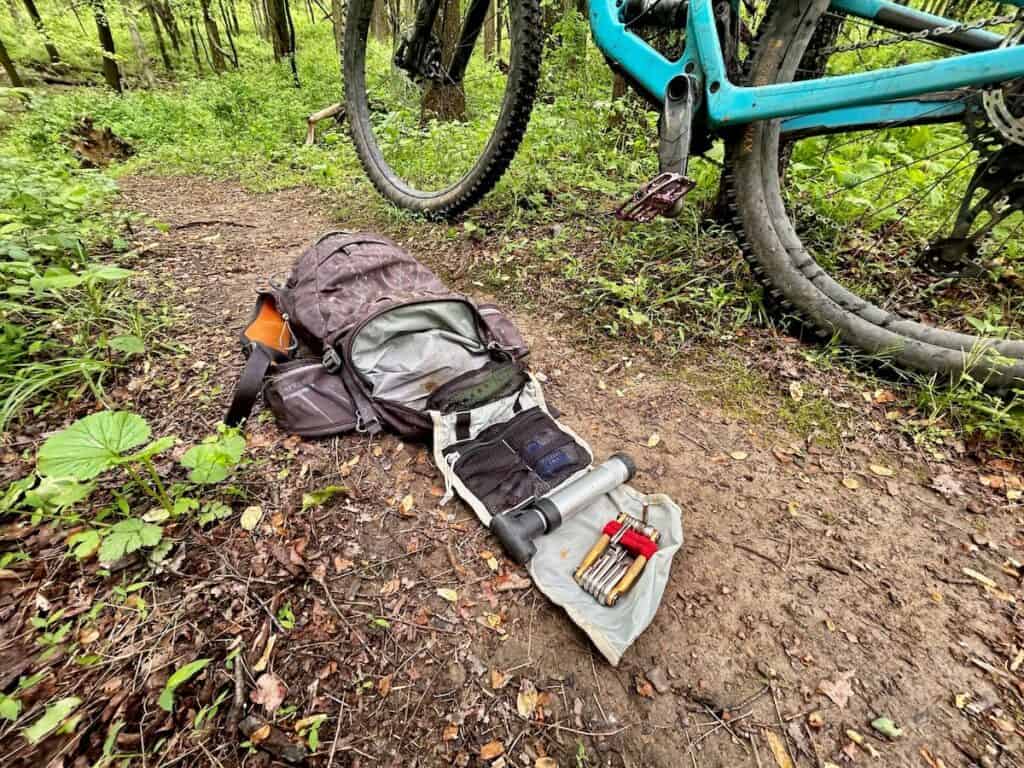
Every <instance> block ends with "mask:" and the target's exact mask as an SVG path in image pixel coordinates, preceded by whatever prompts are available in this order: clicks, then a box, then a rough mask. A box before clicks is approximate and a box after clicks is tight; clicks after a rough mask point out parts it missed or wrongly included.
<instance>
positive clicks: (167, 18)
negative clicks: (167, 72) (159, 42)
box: [149, 0, 181, 54]
mask: <svg viewBox="0 0 1024 768" xmlns="http://www.w3.org/2000/svg"><path fill="white" fill-rule="evenodd" d="M149 4H150V7H151V8H152V9H153V12H154V13H156V15H157V16H158V17H159V19H160V21H161V23H163V25H164V29H165V30H167V36H168V37H169V38H171V46H172V47H173V48H174V52H175V53H177V54H180V53H181V27H179V26H178V20H177V18H175V16H174V11H173V9H172V8H171V5H170V3H168V2H160V0H149Z"/></svg>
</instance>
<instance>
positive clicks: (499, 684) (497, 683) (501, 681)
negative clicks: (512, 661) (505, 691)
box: [491, 669, 511, 691]
mask: <svg viewBox="0 0 1024 768" xmlns="http://www.w3.org/2000/svg"><path fill="white" fill-rule="evenodd" d="M510 679H511V677H510V676H509V675H506V674H505V673H504V672H502V671H501V670H498V669H492V670H491V689H492V690H495V691H497V690H500V689H501V688H504V687H505V686H506V685H508V681H509V680H510Z"/></svg>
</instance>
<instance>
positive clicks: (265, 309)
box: [224, 293, 296, 427]
mask: <svg viewBox="0 0 1024 768" xmlns="http://www.w3.org/2000/svg"><path fill="white" fill-rule="evenodd" d="M241 338H242V349H243V350H244V351H245V354H246V358H247V359H246V361H245V368H243V369H242V375H241V376H240V377H239V379H238V384H236V385H235V393H234V395H233V396H232V398H231V406H230V407H229V408H228V412H227V415H226V416H225V417H224V423H225V424H227V425H228V426H229V427H237V426H238V425H239V424H241V423H242V421H243V420H244V419H245V418H246V417H247V416H248V415H249V414H250V413H252V409H253V406H254V405H256V400H257V399H258V398H259V396H260V392H261V391H262V389H263V379H264V377H265V376H266V375H267V371H268V370H269V369H270V366H271V365H273V364H274V363H278V362H282V361H284V360H287V359H288V358H289V357H291V355H292V353H293V352H294V350H295V346H296V344H295V337H294V336H293V334H292V331H291V328H290V327H289V326H288V321H287V320H285V319H284V317H283V316H282V315H281V313H280V312H279V311H278V309H277V300H276V299H275V297H274V294H272V293H261V294H259V296H258V297H257V299H256V306H255V308H254V309H253V313H252V317H251V318H250V319H249V324H248V325H246V327H245V330H243V331H242V334H241Z"/></svg>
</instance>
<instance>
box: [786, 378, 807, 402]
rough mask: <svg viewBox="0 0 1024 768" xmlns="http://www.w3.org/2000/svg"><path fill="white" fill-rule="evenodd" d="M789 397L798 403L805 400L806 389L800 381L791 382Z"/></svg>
mask: <svg viewBox="0 0 1024 768" xmlns="http://www.w3.org/2000/svg"><path fill="white" fill-rule="evenodd" d="M789 396H790V397H791V398H793V400H794V401H796V402H798V403H799V402H800V401H801V400H803V399H804V388H803V386H801V384H800V382H799V381H791V382H789Z"/></svg>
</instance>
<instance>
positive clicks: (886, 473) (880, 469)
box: [868, 464, 896, 477]
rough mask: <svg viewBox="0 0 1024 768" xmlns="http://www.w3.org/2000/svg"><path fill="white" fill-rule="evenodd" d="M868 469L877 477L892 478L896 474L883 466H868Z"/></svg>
mask: <svg viewBox="0 0 1024 768" xmlns="http://www.w3.org/2000/svg"><path fill="white" fill-rule="evenodd" d="M868 469H870V470H871V471H872V472H873V473H875V474H876V475H878V476H879V477H892V476H893V475H895V474H896V472H894V471H893V470H892V469H890V468H889V467H887V466H885V465H884V464H869V465H868Z"/></svg>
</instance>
